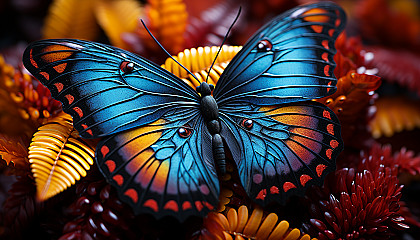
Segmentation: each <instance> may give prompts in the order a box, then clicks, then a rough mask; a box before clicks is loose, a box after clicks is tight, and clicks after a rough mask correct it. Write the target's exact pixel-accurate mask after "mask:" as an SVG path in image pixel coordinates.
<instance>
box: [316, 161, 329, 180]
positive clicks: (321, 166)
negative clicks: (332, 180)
mask: <svg viewBox="0 0 420 240" xmlns="http://www.w3.org/2000/svg"><path fill="white" fill-rule="evenodd" d="M326 168H327V166H325V165H324V164H319V165H318V166H316V174H318V177H321V176H322V173H323V172H324V170H325V169H326Z"/></svg>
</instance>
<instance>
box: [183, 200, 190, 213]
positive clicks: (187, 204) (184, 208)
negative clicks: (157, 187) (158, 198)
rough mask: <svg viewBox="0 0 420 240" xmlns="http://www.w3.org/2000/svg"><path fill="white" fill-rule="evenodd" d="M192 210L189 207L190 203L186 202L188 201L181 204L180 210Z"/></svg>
mask: <svg viewBox="0 0 420 240" xmlns="http://www.w3.org/2000/svg"><path fill="white" fill-rule="evenodd" d="M191 208H192V205H191V203H190V202H188V201H185V202H183V203H182V210H184V211H185V210H188V209H191Z"/></svg>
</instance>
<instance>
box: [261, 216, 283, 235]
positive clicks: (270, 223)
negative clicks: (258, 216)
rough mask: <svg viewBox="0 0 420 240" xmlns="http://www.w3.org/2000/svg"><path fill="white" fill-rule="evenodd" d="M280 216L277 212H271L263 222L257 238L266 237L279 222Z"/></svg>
mask: <svg viewBox="0 0 420 240" xmlns="http://www.w3.org/2000/svg"><path fill="white" fill-rule="evenodd" d="M278 219H279V218H278V217H277V215H276V214H275V213H270V214H269V215H268V216H267V217H266V218H265V219H264V222H263V223H262V224H261V226H260V228H259V229H258V231H257V234H256V238H257V239H266V238H267V237H268V235H269V234H270V233H271V231H272V230H273V228H274V226H275V225H276V223H277V220H278Z"/></svg>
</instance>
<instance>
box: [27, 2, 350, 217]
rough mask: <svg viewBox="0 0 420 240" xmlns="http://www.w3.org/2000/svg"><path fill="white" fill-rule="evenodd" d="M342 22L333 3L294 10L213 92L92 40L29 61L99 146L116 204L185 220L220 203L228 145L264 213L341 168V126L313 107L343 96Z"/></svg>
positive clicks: (59, 46) (32, 51)
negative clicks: (339, 90)
mask: <svg viewBox="0 0 420 240" xmlns="http://www.w3.org/2000/svg"><path fill="white" fill-rule="evenodd" d="M344 24H345V14H344V12H343V10H342V9H341V8H340V7H338V6H337V5H335V4H332V3H317V4H312V5H307V6H302V7H298V8H295V9H291V10H289V11H288V12H286V13H284V14H282V15H280V16H278V17H276V18H275V19H273V20H272V21H270V22H269V23H267V24H266V25H265V26H264V27H262V28H261V29H260V30H259V31H258V32H257V33H256V34H255V35H254V36H253V37H251V38H250V40H249V41H248V42H247V43H246V44H245V45H244V47H243V48H242V50H241V51H240V52H239V53H238V54H237V55H236V56H235V57H234V58H233V59H232V61H231V62H230V63H229V65H228V66H227V68H226V69H225V70H224V72H223V74H222V75H221V77H220V79H219V80H218V82H217V84H216V86H214V87H212V86H211V85H209V84H207V83H205V82H203V83H201V84H200V86H199V87H198V88H197V89H196V90H195V89H192V88H191V87H190V86H189V85H188V84H186V83H185V82H183V80H181V79H180V78H178V77H177V76H175V75H173V74H172V73H170V72H168V71H166V70H164V69H162V68H160V67H159V66H157V65H156V64H153V63H151V62H150V61H148V60H146V59H144V58H142V57H140V56H137V55H135V54H133V53H130V52H128V51H125V50H122V49H118V48H115V47H112V46H108V45H104V44H100V43H94V42H89V41H82V40H76V39H55V40H54V39H53V40H41V41H37V42H34V43H31V44H30V45H29V46H28V48H27V49H26V50H25V53H24V56H23V62H24V65H25V67H26V68H27V69H28V70H29V71H30V72H31V73H32V74H33V75H34V76H35V77H36V78H38V79H39V80H40V81H41V82H42V83H43V84H44V85H45V86H47V87H48V88H49V89H50V91H51V94H52V96H53V97H54V98H56V99H58V100H59V101H61V102H62V103H63V110H64V111H65V112H67V113H69V114H70V115H72V117H73V120H74V127H75V128H76V129H77V130H78V132H79V134H80V135H81V136H82V137H85V138H98V137H102V140H101V141H100V142H99V143H98V145H97V148H96V156H95V157H96V163H97V165H98V167H99V169H100V170H101V172H102V174H103V175H104V177H105V178H106V179H107V181H108V182H109V183H110V184H111V185H113V186H114V187H116V189H117V191H118V194H119V197H120V199H121V200H123V201H124V202H126V203H128V204H129V205H131V206H132V208H133V209H134V211H135V212H136V213H151V214H153V215H155V216H157V217H163V216H167V215H171V216H174V217H176V218H179V219H181V220H182V219H185V218H187V217H188V216H191V215H199V216H204V215H205V214H206V213H207V212H208V211H210V210H212V209H214V208H215V206H216V204H217V203H218V195H219V192H220V186H219V180H218V175H217V171H216V169H217V168H219V170H220V173H222V174H223V173H224V172H225V171H226V167H225V164H226V163H225V158H226V156H225V150H224V149H225V147H226V148H228V149H229V151H230V153H231V156H232V159H233V160H234V162H235V163H236V165H237V169H238V174H239V177H240V181H241V184H242V186H243V187H244V189H245V191H246V192H247V193H248V195H249V197H250V198H251V199H252V200H253V201H255V202H257V203H259V204H261V205H266V204H269V203H271V202H273V201H274V202H279V203H284V202H286V201H287V199H288V198H289V197H290V196H292V195H302V194H303V193H304V192H305V190H306V189H307V188H308V186H310V185H311V184H317V185H320V184H322V182H323V179H324V178H325V176H326V175H327V174H328V173H329V172H331V171H333V170H334V169H335V159H336V157H337V156H338V154H339V153H340V152H341V150H342V149H343V142H342V140H341V136H340V125H339V121H338V118H337V117H336V116H335V114H334V113H333V112H332V111H331V110H330V109H328V108H327V107H326V106H324V105H322V104H319V103H316V102H313V101H308V100H311V99H314V98H321V97H325V96H327V95H329V94H332V93H334V91H335V90H336V87H335V84H336V82H337V79H336V78H335V77H334V74H333V70H334V67H335V63H334V60H333V56H334V54H335V47H334V41H335V39H336V38H337V36H338V34H339V33H340V32H341V31H342V29H343V28H344ZM213 88H214V90H213Z"/></svg>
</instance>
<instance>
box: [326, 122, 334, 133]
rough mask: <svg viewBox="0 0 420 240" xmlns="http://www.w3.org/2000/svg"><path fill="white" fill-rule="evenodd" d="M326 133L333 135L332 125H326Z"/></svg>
mask: <svg viewBox="0 0 420 240" xmlns="http://www.w3.org/2000/svg"><path fill="white" fill-rule="evenodd" d="M327 131H328V133H329V134H331V135H334V125H332V124H331V123H330V124H328V125H327Z"/></svg>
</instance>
